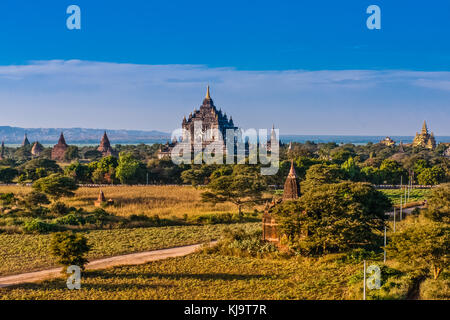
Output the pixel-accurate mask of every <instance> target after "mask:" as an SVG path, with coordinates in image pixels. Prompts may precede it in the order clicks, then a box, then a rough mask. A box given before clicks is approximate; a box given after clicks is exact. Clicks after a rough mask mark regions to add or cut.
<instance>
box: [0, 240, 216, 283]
mask: <svg viewBox="0 0 450 320" xmlns="http://www.w3.org/2000/svg"><path fill="white" fill-rule="evenodd" d="M214 243H215V241H214V242H211V243H210V244H214ZM200 246H201V244H194V245H190V246H182V247H175V248H170V249H160V250H153V251H145V252H139V253H131V254H125V255H120V256H115V257H110V258H105V259H98V260H93V261H91V262H89V263H88V264H87V265H86V269H106V268H110V267H114V266H120V265H135V264H143V263H146V262H150V261H156V260H162V259H167V258H172V257H179V256H185V255H188V254H190V253H193V252H194V251H196V250H197V249H198V248H200ZM60 276H61V268H53V269H47V270H42V271H36V272H28V273H22V274H16V275H12V276H6V277H0V288H3V287H8V286H12V285H15V284H22V283H27V282H37V281H42V280H47V279H51V278H57V277H60Z"/></svg>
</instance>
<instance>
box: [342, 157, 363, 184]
mask: <svg viewBox="0 0 450 320" xmlns="http://www.w3.org/2000/svg"><path fill="white" fill-rule="evenodd" d="M341 168H342V170H343V171H344V175H345V177H346V178H347V179H349V180H351V181H359V179H360V175H361V172H360V168H359V167H358V165H357V164H356V162H355V160H354V159H353V158H352V157H350V158H348V159H347V161H345V162H344V163H343V164H342V165H341Z"/></svg>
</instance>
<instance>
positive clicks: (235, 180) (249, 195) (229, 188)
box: [201, 165, 267, 215]
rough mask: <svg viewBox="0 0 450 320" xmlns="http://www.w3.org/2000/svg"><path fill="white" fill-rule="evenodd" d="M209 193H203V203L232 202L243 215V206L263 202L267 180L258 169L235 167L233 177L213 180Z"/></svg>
mask: <svg viewBox="0 0 450 320" xmlns="http://www.w3.org/2000/svg"><path fill="white" fill-rule="evenodd" d="M207 189H208V191H205V192H203V193H202V195H201V196H202V201H204V202H211V203H214V204H216V203H222V202H227V201H229V202H231V203H233V204H235V205H236V206H237V207H238V210H239V214H240V215H241V214H242V206H243V205H249V204H254V203H257V202H260V201H261V200H262V195H263V194H262V193H263V191H265V190H266V189H267V185H266V183H265V180H264V179H263V178H262V177H261V176H260V175H259V173H258V171H257V169H256V168H251V167H249V166H245V165H235V166H234V168H233V173H232V174H231V175H223V176H219V177H217V178H214V179H212V180H211V182H210V183H209V184H208V186H207Z"/></svg>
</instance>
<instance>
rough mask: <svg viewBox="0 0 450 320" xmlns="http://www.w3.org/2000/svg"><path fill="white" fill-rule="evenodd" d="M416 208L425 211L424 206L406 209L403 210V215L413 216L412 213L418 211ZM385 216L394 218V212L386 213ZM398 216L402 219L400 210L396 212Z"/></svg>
mask: <svg viewBox="0 0 450 320" xmlns="http://www.w3.org/2000/svg"><path fill="white" fill-rule="evenodd" d="M416 208H419V209H423V208H424V206H416V207H411V208H405V209H403V214H405V215H406V214H411V213H412V211H413V210H414V209H416ZM385 214H386V215H389V216H392V217H393V216H394V211H391V212H386V213H385ZM396 214H397V217H400V209H397V210H396Z"/></svg>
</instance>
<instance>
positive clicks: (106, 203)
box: [94, 190, 114, 207]
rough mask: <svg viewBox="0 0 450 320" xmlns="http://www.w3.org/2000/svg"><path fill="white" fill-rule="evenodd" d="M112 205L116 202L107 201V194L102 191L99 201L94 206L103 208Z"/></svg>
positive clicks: (99, 194)
mask: <svg viewBox="0 0 450 320" xmlns="http://www.w3.org/2000/svg"><path fill="white" fill-rule="evenodd" d="M112 204H114V201H113V200H112V199H108V201H106V198H105V194H104V193H103V191H102V190H100V192H99V193H98V198H97V201H95V202H94V206H96V207H103V206H109V205H112Z"/></svg>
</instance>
